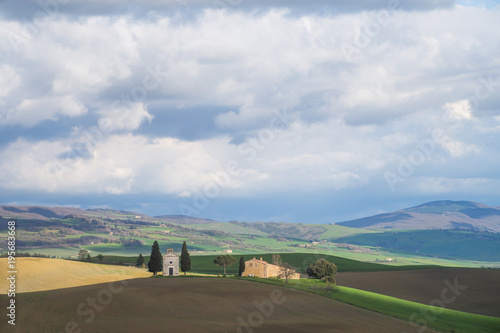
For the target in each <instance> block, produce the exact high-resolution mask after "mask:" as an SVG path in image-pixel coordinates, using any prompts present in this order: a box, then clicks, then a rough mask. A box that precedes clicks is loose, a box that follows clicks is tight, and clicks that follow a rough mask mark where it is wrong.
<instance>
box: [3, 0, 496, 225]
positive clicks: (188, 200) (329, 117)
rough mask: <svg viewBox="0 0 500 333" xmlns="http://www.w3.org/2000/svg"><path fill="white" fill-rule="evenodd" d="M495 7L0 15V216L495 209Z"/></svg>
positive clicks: (318, 217) (256, 4)
mask: <svg viewBox="0 0 500 333" xmlns="http://www.w3.org/2000/svg"><path fill="white" fill-rule="evenodd" d="M498 31H500V6H498V5H496V2H495V1H468V0H464V1H452V0H443V1H436V0H432V1H431V0H428V1H403V0H401V1H387V0H384V1H378V0H375V1H368V0H366V1H356V2H354V1H350V2H346V1H319V0H318V1H308V2H303V1H279V0H274V1H263V0H259V1H248V0H247V1H245V0H220V1H215V2H214V1H204V0H198V1H184V0H171V1H138V0H129V1H121V2H119V5H118V2H117V1H114V0H104V1H94V0H92V1H83V0H71V1H68V0H51V1H42V2H41V3H40V2H37V1H0V50H1V53H0V203H1V204H30V205H31V204H36V205H50V206H55V205H70V206H79V207H82V208H91V207H109V208H117V209H126V210H134V211H138V212H141V213H145V214H149V215H163V214H171V215H178V214H186V215H193V216H200V217H207V218H213V219H217V220H222V221H229V220H240V221H289V222H303V223H313V222H319V223H327V222H338V221H343V220H347V219H352V218H357V217H362V216H366V215H371V214H376V213H380V212H386V211H391V210H396V209H402V208H406V207H408V206H413V205H417V204H420V203H423V202H426V201H431V200H440V199H451V200H454V199H457V200H472V201H479V202H483V203H486V204H489V205H493V206H498V205H500V202H499V201H498V193H499V192H498V188H500V186H499V185H500V181H499V172H498V161H500V143H499V142H500V140H499V139H500V94H499V90H500V35H499V34H498Z"/></svg>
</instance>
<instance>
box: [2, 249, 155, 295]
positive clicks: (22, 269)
mask: <svg viewBox="0 0 500 333" xmlns="http://www.w3.org/2000/svg"><path fill="white" fill-rule="evenodd" d="M0 267H1V268H2V269H1V270H0V294H6V293H7V290H8V288H7V258H0ZM16 268H17V279H16V280H17V281H16V284H17V285H16V290H17V292H31V291H42V290H53V289H59V288H69V287H76V286H86V285H91V284H96V283H103V282H109V281H118V280H124V279H130V278H138V277H150V276H151V274H150V273H148V272H146V271H145V270H141V269H138V268H135V267H124V266H111V265H99V264H90V263H84V262H76V261H69V260H62V259H46V258H16Z"/></svg>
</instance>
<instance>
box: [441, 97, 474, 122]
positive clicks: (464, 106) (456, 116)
mask: <svg viewBox="0 0 500 333" xmlns="http://www.w3.org/2000/svg"><path fill="white" fill-rule="evenodd" d="M443 108H444V109H445V110H446V112H447V116H448V117H449V118H451V119H452V120H470V119H472V118H474V116H473V115H472V110H471V104H470V102H469V101H468V100H466V99H463V100H460V101H457V102H454V103H446V104H445V105H444V107H443Z"/></svg>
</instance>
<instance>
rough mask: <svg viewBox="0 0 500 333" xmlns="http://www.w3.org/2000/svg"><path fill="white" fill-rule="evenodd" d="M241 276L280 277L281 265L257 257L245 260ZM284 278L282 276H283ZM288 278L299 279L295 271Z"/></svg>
mask: <svg viewBox="0 0 500 333" xmlns="http://www.w3.org/2000/svg"><path fill="white" fill-rule="evenodd" d="M243 276H255V277H260V278H270V277H280V278H282V276H281V267H280V266H276V265H273V264H270V263H268V262H267V261H264V260H262V258H260V260H259V259H255V258H253V259H250V260H247V261H245V271H244V272H243ZM283 278H284V277H283ZM288 278H289V279H300V274H299V273H297V272H295V273H293V274H292V275H290V276H289V277H288Z"/></svg>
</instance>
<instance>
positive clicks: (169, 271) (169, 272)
mask: <svg viewBox="0 0 500 333" xmlns="http://www.w3.org/2000/svg"><path fill="white" fill-rule="evenodd" d="M168 275H174V268H173V267H169V268H168Z"/></svg>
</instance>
